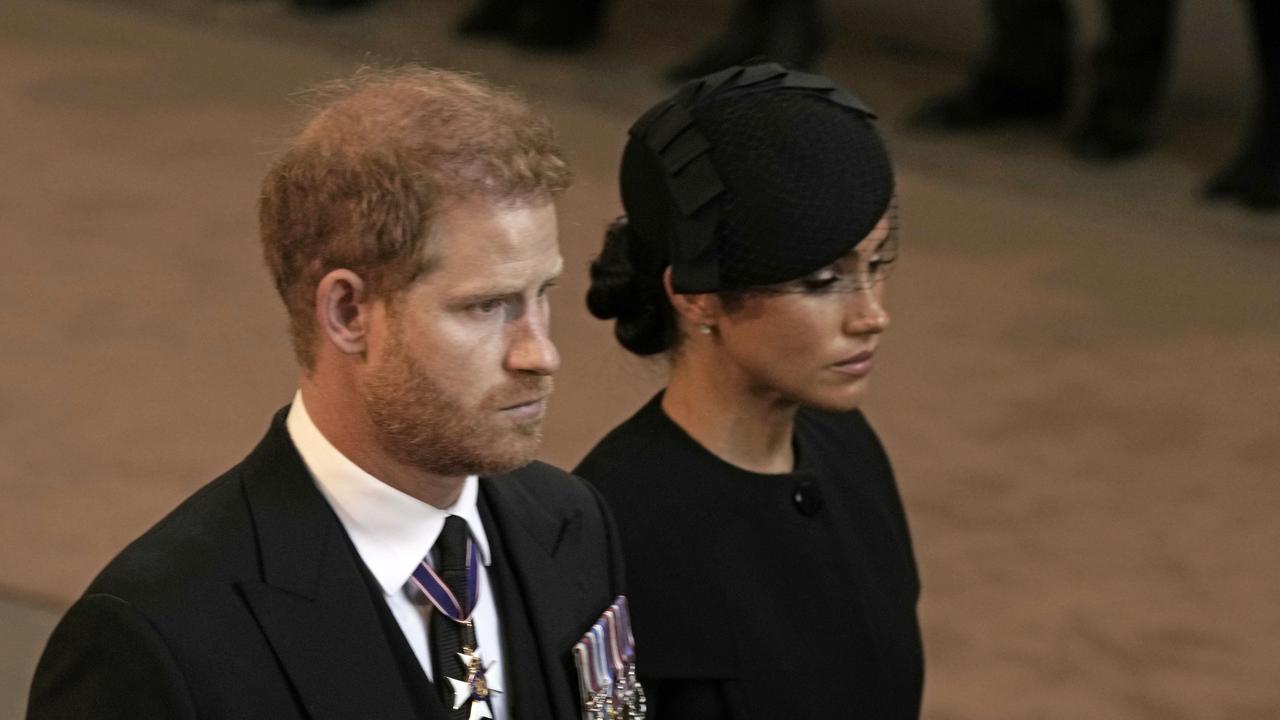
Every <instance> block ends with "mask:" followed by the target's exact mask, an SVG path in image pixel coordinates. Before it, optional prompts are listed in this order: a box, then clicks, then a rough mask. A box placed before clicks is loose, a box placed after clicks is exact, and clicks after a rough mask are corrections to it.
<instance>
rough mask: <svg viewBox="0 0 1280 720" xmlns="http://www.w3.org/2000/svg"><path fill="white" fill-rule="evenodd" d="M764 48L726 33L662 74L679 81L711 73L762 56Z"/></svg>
mask: <svg viewBox="0 0 1280 720" xmlns="http://www.w3.org/2000/svg"><path fill="white" fill-rule="evenodd" d="M761 50H762V48H761V47H759V46H758V45H756V44H754V43H748V42H745V41H743V40H742V39H741V38H737V37H734V36H733V35H731V34H730V35H724V36H722V37H719V38H717V39H715V40H713V41H712V42H711V44H710V45H707V46H706V47H704V48H703V49H702V50H699V51H698V52H697V54H695V55H694V56H693V57H691V58H689V59H688V60H685V61H684V62H682V63H678V64H676V65H673V66H671V67H670V68H668V69H667V70H666V71H665V72H663V73H662V76H663V77H664V78H666V79H667V80H668V81H669V82H673V83H678V82H684V81H686V80H693V79H694V78H700V77H702V76H703V75H710V74H711V73H713V72H718V71H720V70H723V69H725V68H727V67H733V66H734V65H741V64H743V63H745V62H747V61H748V60H753V59H756V58H759V57H760V54H761Z"/></svg>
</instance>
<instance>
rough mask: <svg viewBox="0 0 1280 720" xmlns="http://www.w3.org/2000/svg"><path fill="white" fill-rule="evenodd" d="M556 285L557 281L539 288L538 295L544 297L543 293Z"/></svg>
mask: <svg viewBox="0 0 1280 720" xmlns="http://www.w3.org/2000/svg"><path fill="white" fill-rule="evenodd" d="M555 286H556V283H554V282H549V283H547V284H546V285H543V286H542V287H541V288H539V289H538V296H539V297H542V296H543V295H546V294H547V292H548V291H550V290H551V288H553V287H555Z"/></svg>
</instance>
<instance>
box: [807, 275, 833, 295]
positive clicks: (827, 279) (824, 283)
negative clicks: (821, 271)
mask: <svg viewBox="0 0 1280 720" xmlns="http://www.w3.org/2000/svg"><path fill="white" fill-rule="evenodd" d="M839 280H840V277H839V276H837V275H834V274H826V275H815V276H812V277H807V278H805V279H804V280H803V286H804V289H805V290H806V291H808V292H820V291H822V290H827V289H829V288H831V287H832V286H834V285H835V284H836V283H837V282H839Z"/></svg>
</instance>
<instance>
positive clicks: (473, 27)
mask: <svg viewBox="0 0 1280 720" xmlns="http://www.w3.org/2000/svg"><path fill="white" fill-rule="evenodd" d="M604 12H605V0H479V2H478V3H477V4H476V5H475V6H474V7H473V8H472V9H471V10H470V11H469V12H468V13H467V14H466V15H464V16H463V18H462V21H461V22H460V23H459V24H458V34H460V35H462V36H464V37H473V38H493V39H500V40H507V41H510V42H513V43H515V44H516V45H519V46H521V47H525V48H530V49H542V50H580V49H583V48H585V47H587V46H588V45H590V44H591V43H592V42H593V41H595V40H596V39H597V38H598V37H599V36H600V30H601V26H602V24H603V20H604Z"/></svg>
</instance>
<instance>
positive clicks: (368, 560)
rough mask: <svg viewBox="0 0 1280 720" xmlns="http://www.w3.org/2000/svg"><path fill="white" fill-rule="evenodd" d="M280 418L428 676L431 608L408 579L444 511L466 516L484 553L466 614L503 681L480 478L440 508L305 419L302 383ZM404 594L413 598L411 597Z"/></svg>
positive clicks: (491, 676)
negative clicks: (381, 475) (396, 484)
mask: <svg viewBox="0 0 1280 720" xmlns="http://www.w3.org/2000/svg"><path fill="white" fill-rule="evenodd" d="M285 425H286V427H287V428H288V430H289V437H291V438H292V439H293V444H294V445H295V446H296V447H297V448H298V454H300V455H301V456H302V461H303V462H304V463H306V466H307V469H308V470H310V471H311V476H312V477H313V478H314V479H315V482H316V486H317V487H319V488H320V492H321V494H323V495H324V497H325V499H326V500H328V501H329V505H331V506H332V507H333V510H334V512H335V513H337V515H338V519H339V520H340V521H341V522H342V526H343V527H344V528H346V531H347V535H348V536H349V537H350V538H351V543H352V544H353V545H355V548H356V552H358V553H359V554H360V559H361V560H363V561H364V564H365V566H366V567H367V568H369V572H370V573H372V574H373V577H374V579H376V580H377V581H378V584H379V585H380V586H381V587H382V593H383V597H384V598H385V599H386V601H387V607H389V608H390V609H391V614H392V615H393V616H394V617H395V619H396V622H397V623H399V625H400V630H401V631H402V632H404V637H405V639H406V640H408V641H409V647H410V648H412V649H413V654H414V655H416V656H417V657H418V662H419V663H420V664H421V665H422V669H423V671H425V672H426V673H427V677H429V678H432V679H433V681H434V678H435V675H434V674H433V668H432V661H431V652H430V651H429V649H428V648H429V645H428V640H427V635H428V633H429V624H428V623H427V622H426V619H427V617H429V613H430V612H434V611H435V610H434V608H432V607H431V605H430V604H429V603H427V601H426V600H424V599H421V598H422V595H421V591H420V590H418V589H417V588H416V587H415V586H414V585H413V584H412V583H410V582H409V577H410V576H411V575H412V574H413V570H414V568H416V567H417V566H418V563H419V562H421V561H422V560H423V558H427V559H428V562H430V558H429V557H428V555H429V553H430V551H431V547H432V546H433V545H435V542H436V538H437V537H438V536H439V535H440V531H441V530H442V529H443V528H444V520H445V518H446V517H448V516H449V515H457V516H458V517H460V518H462V519H463V520H466V521H467V527H468V529H470V531H471V537H472V538H473V539H474V540H475V544H476V548H477V549H478V550H479V551H480V557H481V559H482V560H483V561H484V566H483V567H481V568H480V575H479V582H480V598H479V600H478V601H477V603H476V607H475V610H474V612H473V614H472V617H473V618H474V620H475V629H476V642H477V643H478V644H479V652H480V654H481V656H482V658H483V661H484V664H485V665H486V666H488V665H489V664H490V663H493V666H492V667H490V668H489V670H488V672H487V673H486V674H485V678H486V680H487V681H488V684H489V687H491V688H498V689H505V688H506V683H505V682H504V680H505V677H504V675H505V673H504V672H503V670H504V668H503V663H502V641H501V637H502V634H501V628H500V627H499V626H498V610H497V606H496V605H495V603H494V599H493V592H492V586H491V585H490V584H489V571H488V566H489V564H490V555H489V538H488V536H486V535H485V532H484V524H483V523H482V522H480V510H479V507H478V506H477V504H476V501H477V496H478V493H479V490H480V481H479V479H478V478H477V477H476V476H475V475H471V476H469V477H468V478H467V479H466V480H465V481H464V482H463V485H462V493H461V494H460V495H459V496H458V500H457V502H455V503H454V504H453V505H451V506H449V507H447V508H443V509H442V508H437V507H435V506H433V505H429V504H427V503H425V502H422V501H421V500H418V499H417V498H414V497H411V496H409V495H406V494H404V493H402V492H400V491H399V490H397V489H395V488H393V487H391V486H390V485H387V484H386V483H384V482H382V481H381V480H378V479H377V478H375V477H373V476H372V475H370V474H369V473H367V472H365V471H364V470H362V469H360V467H358V466H357V465H356V464H355V463H353V462H352V461H351V460H349V459H348V458H347V457H346V456H345V455H343V454H342V453H341V452H339V451H338V449H337V448H335V447H334V446H333V444H332V443H330V442H329V441H328V440H327V439H326V438H325V437H324V435H322V434H321V433H320V430H319V428H317V427H316V426H315V423H313V422H312V421H311V416H310V415H308V414H307V408H306V406H305V405H304V404H303V402H302V392H301V391H299V392H298V393H297V394H296V395H295V396H294V398H293V406H292V407H291V408H290V409H289V417H288V419H287V420H286V423H285ZM411 597H413V598H418V601H417V602H415V601H414V600H412V599H410V598H411ZM457 679H459V680H461V679H462V678H457ZM490 698H491V702H490V704H491V706H492V708H493V714H494V717H495V718H496V720H507V718H508V714H507V707H506V701H505V699H504V696H503V694H502V693H494V694H492V695H491V696H490Z"/></svg>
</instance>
